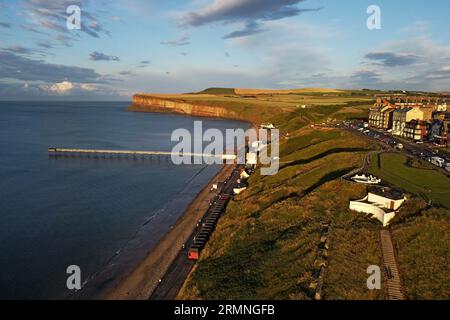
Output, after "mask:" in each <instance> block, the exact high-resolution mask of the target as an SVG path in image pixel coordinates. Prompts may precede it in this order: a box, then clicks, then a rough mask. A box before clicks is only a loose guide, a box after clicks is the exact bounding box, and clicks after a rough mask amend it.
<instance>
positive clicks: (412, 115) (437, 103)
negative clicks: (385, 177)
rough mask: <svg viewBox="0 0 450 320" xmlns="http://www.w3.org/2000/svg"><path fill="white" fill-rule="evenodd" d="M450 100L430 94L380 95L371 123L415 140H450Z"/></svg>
mask: <svg viewBox="0 0 450 320" xmlns="http://www.w3.org/2000/svg"><path fill="white" fill-rule="evenodd" d="M449 118H450V117H449V113H448V111H447V102H446V101H445V100H443V99H442V100H441V99H439V98H429V97H405V96H395V97H377V101H376V103H375V104H374V106H373V107H372V108H371V109H370V113H369V126H370V127H373V128H377V129H381V130H385V131H389V132H392V135H394V136H398V137H402V138H406V139H411V140H414V141H424V140H429V141H431V142H435V143H437V144H439V145H447V144H448V143H449V139H448V133H449V131H450V129H449Z"/></svg>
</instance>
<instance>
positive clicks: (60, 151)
mask: <svg viewBox="0 0 450 320" xmlns="http://www.w3.org/2000/svg"><path fill="white" fill-rule="evenodd" d="M48 152H49V154H50V155H54V156H58V155H72V156H74V155H93V156H103V157H107V156H156V157H173V156H174V157H191V158H216V159H221V160H236V159H237V156H236V155H234V154H204V153H190V152H164V151H138V150H102V149H73V148H49V149H48Z"/></svg>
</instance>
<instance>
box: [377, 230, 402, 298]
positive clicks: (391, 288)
mask: <svg viewBox="0 0 450 320" xmlns="http://www.w3.org/2000/svg"><path fill="white" fill-rule="evenodd" d="M380 241H381V250H382V253H383V270H384V273H385V274H386V278H387V289H388V298H389V300H405V296H404V295H403V290H402V284H401V280H400V273H399V270H398V265H397V260H396V257H395V251H394V245H393V244H392V238H391V233H390V231H388V230H381V231H380Z"/></svg>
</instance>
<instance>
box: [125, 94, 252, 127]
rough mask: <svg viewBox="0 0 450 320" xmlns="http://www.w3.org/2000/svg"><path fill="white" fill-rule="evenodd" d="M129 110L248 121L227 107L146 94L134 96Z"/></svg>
mask: <svg viewBox="0 0 450 320" xmlns="http://www.w3.org/2000/svg"><path fill="white" fill-rule="evenodd" d="M129 109H130V110H132V111H146V112H168V113H177V114H185V115H190V116H197V117H210V118H223V119H230V120H243V121H247V119H244V118H243V117H242V116H240V115H239V114H238V113H236V112H234V111H232V110H229V109H227V108H225V107H220V106H208V105H199V104H192V103H188V102H185V101H182V100H177V99H174V98H164V97H163V96H152V95H145V94H136V95H134V96H133V102H132V105H131V106H130V108H129Z"/></svg>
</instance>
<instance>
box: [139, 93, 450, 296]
mask: <svg viewBox="0 0 450 320" xmlns="http://www.w3.org/2000/svg"><path fill="white" fill-rule="evenodd" d="M375 93H377V94H381V93H382V92H379V91H371V90H362V91H358V90H355V91H349V90H346V91H342V92H317V91H316V92H313V91H311V92H308V91H299V92H292V93H290V94H262V95H249V96H247V97H243V96H238V95H236V94H235V91H234V89H230V88H210V89H207V90H205V91H203V92H201V94H186V95H173V96H170V97H167V99H174V100H177V101H185V102H187V103H192V104H198V105H207V106H217V107H221V108H225V109H228V110H230V111H233V112H234V114H238V115H239V116H240V117H242V119H246V120H248V121H252V122H254V123H258V122H273V123H275V124H276V125H277V126H279V127H280V129H281V133H282V134H283V138H282V140H281V146H280V156H281V163H282V167H281V169H280V172H279V173H278V174H277V175H275V176H265V177H264V176H260V175H259V170H258V171H257V173H255V174H254V175H253V176H252V177H251V178H250V181H249V182H250V187H249V189H248V190H246V191H245V192H244V193H243V194H241V195H239V196H237V197H236V198H235V199H234V200H233V201H232V202H231V203H230V205H229V206H228V208H227V210H226V213H225V214H224V216H223V218H221V220H220V222H219V225H218V226H217V230H216V231H215V232H214V234H213V236H212V238H211V240H210V241H209V243H208V245H207V247H206V248H205V250H204V251H203V252H202V255H201V259H200V261H199V262H198V263H197V264H196V266H195V267H194V270H193V272H192V273H191V274H190V276H189V278H188V279H187V281H186V283H185V284H184V286H183V289H182V290H181V292H180V294H179V298H180V299H238V300H239V299H311V298H312V296H313V293H312V292H311V291H310V289H309V285H310V282H311V281H312V279H313V277H312V276H313V274H315V273H317V271H318V270H317V267H316V266H315V265H314V261H315V259H316V258H317V256H318V244H319V241H320V237H321V235H322V228H321V222H324V221H331V222H332V225H333V228H332V231H331V235H330V240H331V245H330V250H329V266H328V267H327V271H326V276H325V281H324V287H323V295H324V298H325V299H383V298H385V297H386V291H385V289H383V290H380V291H369V290H368V289H367V286H366V280H367V276H368V275H367V273H366V270H367V267H368V266H369V265H381V264H382V261H381V250H380V248H379V243H378V240H377V239H378V232H379V228H380V225H379V223H377V222H376V221H374V220H371V219H368V218H366V217H365V216H364V215H362V214H358V213H354V212H350V211H349V209H348V204H349V199H356V198H357V199H360V198H362V197H363V196H364V195H365V194H366V188H365V187H364V186H362V185H355V184H351V183H349V182H345V181H342V180H341V179H339V178H340V177H341V176H342V175H343V174H344V173H346V172H349V171H350V170H352V169H354V168H358V167H360V166H361V164H362V162H363V159H364V157H365V154H367V152H369V150H373V149H375V148H376V146H374V145H373V143H371V142H369V141H368V140H366V139H364V138H360V137H357V136H355V135H352V134H350V133H348V132H345V131H340V130H330V129H310V128H309V126H310V125H311V124H320V123H322V122H326V121H329V120H334V119H336V120H343V119H355V118H358V119H364V118H367V115H368V110H369V108H370V106H371V105H372V104H373V101H374V99H373V94H375ZM302 105H306V106H307V107H306V108H302V107H301V106H302ZM139 110H140V109H139ZM371 171H372V173H374V174H375V175H377V176H379V177H380V178H382V179H384V180H386V181H389V182H390V183H392V184H394V185H396V186H398V187H401V188H402V189H404V190H406V191H408V192H410V193H413V194H416V195H419V196H421V197H422V198H423V199H426V200H429V199H431V200H433V201H434V202H435V203H440V204H442V205H446V206H449V205H450V194H449V193H450V185H449V181H448V178H446V177H445V176H444V175H442V174H440V173H438V172H437V171H435V170H433V169H432V168H431V167H430V166H429V164H427V163H423V162H420V161H409V162H408V161H407V158H406V157H404V156H403V155H400V154H383V155H381V156H380V158H378V157H373V159H372V165H371ZM426 207H427V206H426V202H425V201H423V200H420V198H419V199H415V200H410V201H408V202H407V203H406V204H405V205H404V208H403V209H402V210H401V211H400V213H399V214H398V215H397V217H396V218H395V220H394V222H393V226H392V228H393V234H394V241H395V242H396V243H397V246H398V249H399V250H398V251H399V262H400V269H401V273H402V278H403V280H404V285H405V288H406V290H407V296H408V298H413V299H422V298H427V299H428V298H449V285H448V279H449V277H450V275H449V274H448V271H447V263H448V261H449V257H448V254H449V252H450V250H449V248H448V246H449V243H450V241H449V239H448V237H449V236H448V235H449V222H448V217H449V212H448V211H443V210H440V211H438V212H436V211H433V210H436V209H432V210H426ZM383 288H385V286H383Z"/></svg>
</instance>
